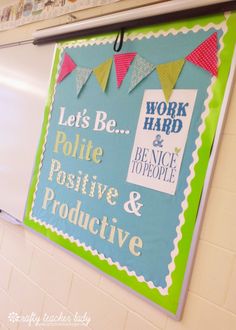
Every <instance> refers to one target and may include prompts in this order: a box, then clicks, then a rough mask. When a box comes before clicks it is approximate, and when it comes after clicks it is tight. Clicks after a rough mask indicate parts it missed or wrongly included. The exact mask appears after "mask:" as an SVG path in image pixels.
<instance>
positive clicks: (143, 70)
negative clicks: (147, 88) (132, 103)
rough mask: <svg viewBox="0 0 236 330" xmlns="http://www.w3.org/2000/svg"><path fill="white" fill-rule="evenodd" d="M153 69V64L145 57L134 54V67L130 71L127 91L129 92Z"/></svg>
mask: <svg viewBox="0 0 236 330" xmlns="http://www.w3.org/2000/svg"><path fill="white" fill-rule="evenodd" d="M154 69H155V65H153V64H152V63H149V62H148V61H147V60H146V59H145V58H143V57H141V56H140V55H136V56H135V59H134V69H133V72H132V77H131V83H130V86H129V92H131V91H132V90H133V89H134V88H135V87H136V86H137V85H138V84H139V83H140V82H141V81H142V80H143V79H144V78H146V77H147V76H148V75H149V74H150V73H151V72H152V71H153V70H154Z"/></svg>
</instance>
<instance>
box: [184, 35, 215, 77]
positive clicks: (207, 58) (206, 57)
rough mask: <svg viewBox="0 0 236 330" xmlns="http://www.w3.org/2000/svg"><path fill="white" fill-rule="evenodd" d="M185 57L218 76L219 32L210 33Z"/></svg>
mask: <svg viewBox="0 0 236 330" xmlns="http://www.w3.org/2000/svg"><path fill="white" fill-rule="evenodd" d="M185 59H186V60H187V61H189V62H191V63H193V64H195V65H197V66H200V67H201V68H203V69H204V70H206V71H208V72H210V73H211V74H212V75H213V76H217V32H214V33H213V34H212V35H210V37H209V38H207V39H206V40H205V41H203V42H202V43H201V44H200V45H199V46H198V47H197V48H195V49H194V51H192V52H191V53H190V54H189V55H188V56H187V57H186V58H185Z"/></svg>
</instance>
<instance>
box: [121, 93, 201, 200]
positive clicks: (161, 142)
mask: <svg viewBox="0 0 236 330" xmlns="http://www.w3.org/2000/svg"><path fill="white" fill-rule="evenodd" d="M196 95H197V90H190V89H186V90H185V89H176V90H173V93H172V96H171V98H170V100H169V102H166V100H165V97H164V94H163V91H162V90H160V89H153V90H145V92H144V96H143V102H142V107H141V111H140V115H139V121H138V125H137V129H136V135H135V140H134V145H133V150H132V154H131V159H130V164H129V170H128V175H127V181H128V182H130V183H134V184H137V185H140V186H143V187H146V188H151V189H154V190H157V191H161V192H165V193H168V194H171V195H174V194H175V191H176V186H177V183H178V177H179V173H180V168H181V163H182V158H183V154H184V149H185V144H186V140H187V136H188V131H189V126H190V122H191V118H192V114H193V109H194V104H195V99H196Z"/></svg>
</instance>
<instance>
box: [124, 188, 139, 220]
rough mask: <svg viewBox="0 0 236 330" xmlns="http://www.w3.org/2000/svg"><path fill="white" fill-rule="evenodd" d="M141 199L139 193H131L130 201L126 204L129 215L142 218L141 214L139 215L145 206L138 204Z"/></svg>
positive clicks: (125, 207) (125, 208)
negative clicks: (132, 214)
mask: <svg viewBox="0 0 236 330" xmlns="http://www.w3.org/2000/svg"><path fill="white" fill-rule="evenodd" d="M140 198H141V195H140V194H139V193H138V192H137V191H131V193H130V194H129V200H128V201H127V202H126V203H125V204H124V210H125V211H126V212H128V213H134V214H135V215H137V217H140V216H141V214H140V213H139V210H140V208H141V207H142V206H143V204H141V203H138V200H140Z"/></svg>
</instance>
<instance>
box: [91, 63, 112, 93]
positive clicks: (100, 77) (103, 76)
mask: <svg viewBox="0 0 236 330" xmlns="http://www.w3.org/2000/svg"><path fill="white" fill-rule="evenodd" d="M111 65H112V58H109V59H108V60H107V61H105V62H103V63H102V64H100V65H99V66H97V67H96V68H95V69H93V73H94V74H95V77H96V78H97V81H98V83H99V85H100V86H101V89H102V90H103V92H105V90H106V87H107V82H108V78H109V75H110V71H111Z"/></svg>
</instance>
